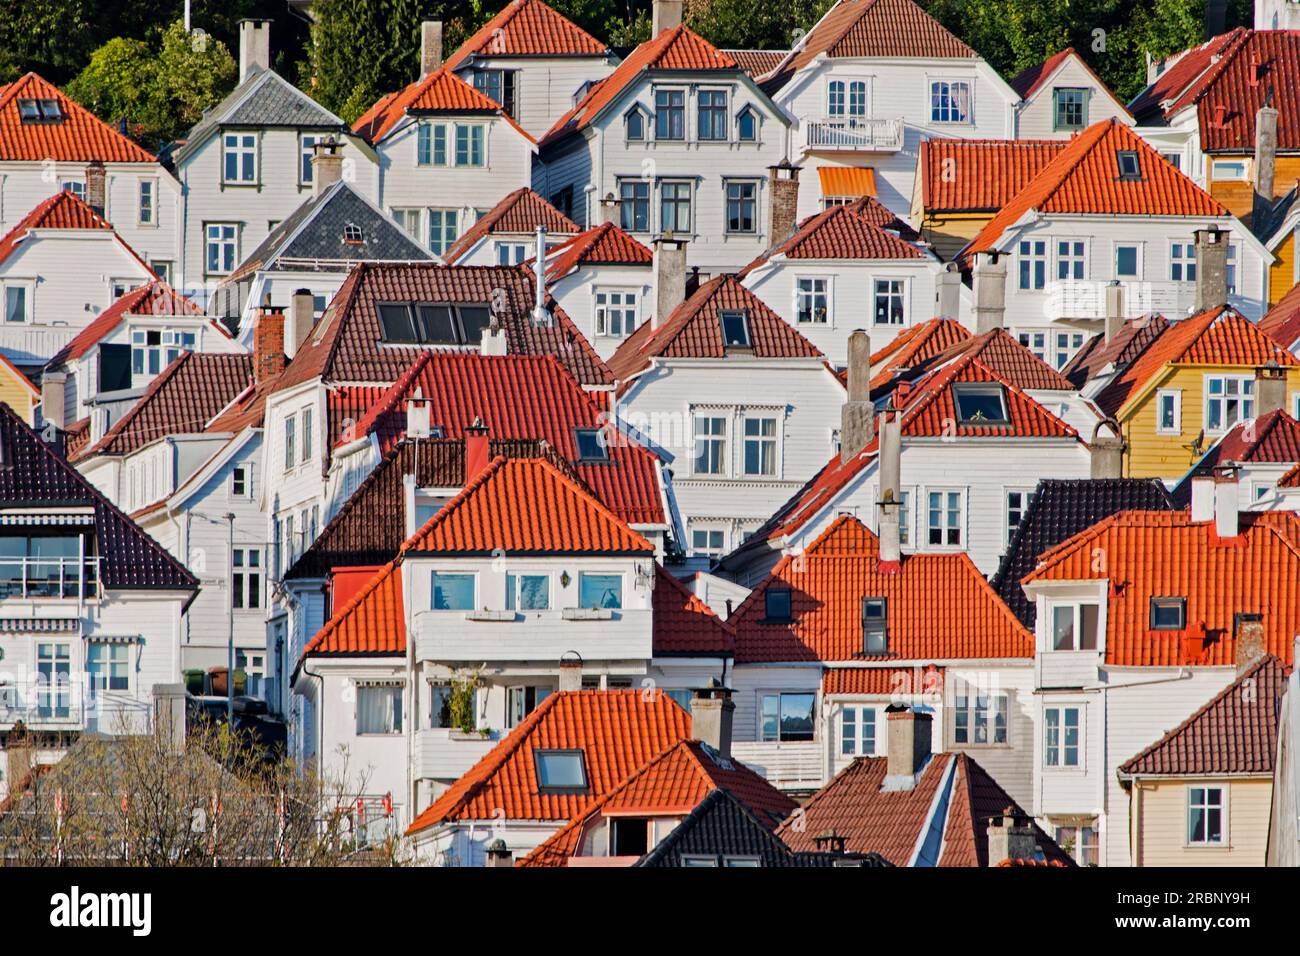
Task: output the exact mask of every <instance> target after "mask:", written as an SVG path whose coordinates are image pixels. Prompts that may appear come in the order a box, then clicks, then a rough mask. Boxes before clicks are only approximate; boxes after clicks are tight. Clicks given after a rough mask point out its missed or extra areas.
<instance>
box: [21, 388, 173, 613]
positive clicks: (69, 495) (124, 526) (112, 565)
mask: <svg viewBox="0 0 1300 956" xmlns="http://www.w3.org/2000/svg"><path fill="white" fill-rule="evenodd" d="M0 450H2V451H3V454H4V457H3V461H2V462H0V508H41V507H51V506H60V507H67V506H77V505H83V506H90V507H92V508H94V511H95V537H96V540H97V542H98V545H97V546H98V549H99V557H100V565H99V577H100V580H101V581H102V582H103V584H104V587H106V588H108V589H110V590H186V591H196V592H197V589H198V586H199V582H198V580H197V579H196V578H195V577H194V575H192V574H190V572H189V571H187V570H186V569H185V567H184V566H183V565H182V564H181V563H180V562H179V561H177V560H176V559H175V558H173V557H172V556H171V555H170V554H169V553H168V552H167V549H166V548H164V547H163V546H162V545H160V544H158V542H156V541H155V540H154V539H153V538H151V537H150V536H149V535H148V534H147V533H145V532H144V531H143V530H141V529H140V527H139V526H138V525H137V524H135V522H133V521H132V520H131V519H130V518H128V517H127V516H126V515H125V514H123V513H122V511H121V510H120V509H119V508H118V507H117V506H116V505H114V504H113V503H112V502H111V501H109V500H108V499H107V498H106V497H104V495H103V494H101V493H100V492H99V491H98V490H97V489H96V488H95V487H94V486H93V485H92V484H91V483H90V482H89V481H87V480H86V479H85V478H84V477H82V475H81V474H80V473H79V472H78V471H77V470H76V469H75V468H73V467H72V465H70V464H69V463H68V462H67V461H66V460H65V459H63V458H61V457H60V456H59V455H58V454H57V453H56V452H55V451H54V449H52V448H51V447H50V446H49V445H47V444H45V442H43V441H41V439H40V437H39V436H38V435H37V434H36V432H35V431H33V430H32V428H30V427H29V426H28V425H27V423H26V422H24V421H23V420H22V419H20V418H19V417H18V416H17V415H16V414H14V412H13V410H12V409H10V408H9V406H8V405H4V404H2V403H0Z"/></svg>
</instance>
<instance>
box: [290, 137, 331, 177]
mask: <svg viewBox="0 0 1300 956" xmlns="http://www.w3.org/2000/svg"><path fill="white" fill-rule="evenodd" d="M328 138H329V137H328V136H327V135H326V134H324V133H303V134H302V135H300V136H299V137H298V185H299V186H310V185H312V184H313V183H314V182H315V181H316V170H315V168H314V167H313V166H312V161H311V160H312V157H313V156H315V155H316V148H315V147H316V144H317V143H323V142H325V141H326V140H327V139H328Z"/></svg>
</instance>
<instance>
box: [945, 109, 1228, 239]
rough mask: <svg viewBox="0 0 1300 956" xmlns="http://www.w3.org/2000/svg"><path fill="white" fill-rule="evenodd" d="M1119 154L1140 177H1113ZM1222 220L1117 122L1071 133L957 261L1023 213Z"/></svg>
mask: <svg viewBox="0 0 1300 956" xmlns="http://www.w3.org/2000/svg"><path fill="white" fill-rule="evenodd" d="M1120 151H1132V152H1135V153H1137V154H1138V161H1139V165H1140V167H1141V171H1142V175H1141V178H1140V179H1132V180H1125V179H1120V178H1119V166H1118V160H1117V158H1116V156H1117V154H1118V153H1119V152H1120ZM1031 211H1035V212H1039V213H1056V214H1072V215H1100V216H1144V217H1147V216H1181V217H1189V216H1213V217H1223V216H1227V215H1228V211H1227V210H1226V209H1225V208H1224V207H1223V205H1222V204H1221V203H1220V202H1219V201H1218V200H1216V199H1214V198H1213V197H1212V196H1210V194H1209V193H1207V192H1206V191H1205V190H1204V189H1202V188H1201V187H1200V186H1198V185H1196V183H1194V182H1193V181H1192V180H1190V179H1188V178H1187V177H1186V176H1184V175H1183V174H1182V173H1181V172H1179V171H1178V169H1176V168H1175V167H1174V166H1173V165H1172V164H1171V163H1170V162H1169V161H1168V160H1167V159H1165V158H1164V157H1163V156H1161V155H1160V154H1159V153H1158V152H1156V151H1155V150H1154V149H1152V148H1151V147H1150V146H1149V145H1148V144H1147V142H1146V140H1144V139H1142V137H1140V136H1138V134H1137V133H1135V132H1133V130H1131V129H1130V128H1129V127H1127V126H1125V125H1124V124H1123V123H1121V122H1120V121H1119V120H1117V119H1113V118H1112V119H1106V120H1102V121H1101V122H1099V123H1094V124H1092V125H1091V126H1089V127H1088V128H1087V129H1085V130H1084V131H1083V132H1081V133H1076V134H1075V136H1074V138H1073V139H1071V140H1070V142H1069V143H1068V145H1066V147H1065V149H1063V150H1061V152H1059V153H1058V154H1057V155H1056V156H1055V157H1054V158H1053V159H1052V161H1051V162H1049V163H1048V164H1047V165H1046V166H1044V167H1043V168H1042V169H1041V170H1039V172H1038V175H1036V176H1035V177H1034V178H1033V179H1031V180H1030V181H1029V183H1028V184H1026V185H1025V187H1024V188H1023V189H1021V190H1020V191H1019V192H1018V193H1016V194H1015V196H1014V197H1013V198H1012V199H1011V200H1010V201H1009V202H1007V203H1006V204H1005V205H1004V206H1003V207H1002V209H1001V210H1000V211H999V212H998V213H997V214H996V215H995V216H994V217H993V218H992V219H990V220H989V221H988V222H987V223H986V224H985V225H984V228H982V229H981V230H980V231H979V233H978V234H977V235H976V236H975V238H974V239H972V240H971V241H970V244H969V245H968V246H967V247H966V248H965V249H963V250H962V258H963V259H969V256H970V255H971V254H972V253H975V252H983V251H986V250H989V249H992V248H994V246H995V245H996V244H997V242H998V241H999V240H1000V239H1001V238H1002V234H1003V233H1004V232H1006V230H1007V229H1009V228H1011V227H1012V226H1013V225H1014V224H1015V223H1017V222H1019V221H1020V219H1021V217H1022V216H1024V215H1025V214H1026V213H1028V212H1031Z"/></svg>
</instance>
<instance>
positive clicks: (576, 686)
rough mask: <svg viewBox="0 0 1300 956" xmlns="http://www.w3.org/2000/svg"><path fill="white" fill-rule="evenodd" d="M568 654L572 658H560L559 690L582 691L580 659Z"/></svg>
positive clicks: (575, 655)
mask: <svg viewBox="0 0 1300 956" xmlns="http://www.w3.org/2000/svg"><path fill="white" fill-rule="evenodd" d="M569 653H571V654H573V655H574V656H573V657H569V656H567V655H566V656H564V657H562V658H560V690H562V691H566V690H582V658H581V657H578V656H577V654H576V653H574V652H572V651H570V652H569Z"/></svg>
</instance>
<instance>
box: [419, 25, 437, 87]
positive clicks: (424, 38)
mask: <svg viewBox="0 0 1300 956" xmlns="http://www.w3.org/2000/svg"><path fill="white" fill-rule="evenodd" d="M441 66H442V21H441V20H425V21H424V22H423V23H421V24H420V79H424V78H425V77H426V76H428V75H429V74H430V73H434V72H436V71H437V70H438V68H439V67H441Z"/></svg>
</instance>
